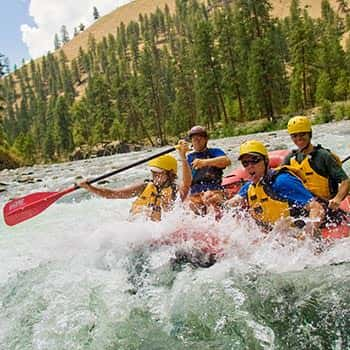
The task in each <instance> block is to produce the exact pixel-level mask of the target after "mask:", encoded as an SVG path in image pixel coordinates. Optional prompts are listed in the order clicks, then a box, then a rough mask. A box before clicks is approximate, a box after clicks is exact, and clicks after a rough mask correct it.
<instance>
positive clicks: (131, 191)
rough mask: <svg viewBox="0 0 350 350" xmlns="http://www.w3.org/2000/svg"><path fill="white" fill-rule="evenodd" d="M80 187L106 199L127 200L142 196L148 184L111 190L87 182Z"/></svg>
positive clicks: (80, 184)
mask: <svg viewBox="0 0 350 350" xmlns="http://www.w3.org/2000/svg"><path fill="white" fill-rule="evenodd" d="M78 186H79V187H81V188H84V189H86V190H87V191H89V192H91V193H94V194H97V195H98V196H101V197H104V198H109V199H126V198H131V197H135V196H137V195H138V194H140V193H141V192H142V191H143V190H144V188H145V187H146V184H145V183H144V182H142V183H139V184H134V185H130V186H127V187H123V188H120V189H115V190H114V189H109V188H102V187H96V186H92V185H89V184H88V183H87V182H86V181H83V182H81V183H79V184H78Z"/></svg>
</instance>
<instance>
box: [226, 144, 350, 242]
mask: <svg viewBox="0 0 350 350" xmlns="http://www.w3.org/2000/svg"><path fill="white" fill-rule="evenodd" d="M288 153H289V151H288V150H276V151H271V152H269V164H270V167H271V168H276V167H278V166H279V165H281V163H282V161H283V159H284V158H285V157H286V156H287V154H288ZM248 180H249V176H248V173H247V172H246V170H245V169H244V168H242V167H239V168H236V169H234V170H233V171H232V172H231V173H230V174H229V175H227V176H225V177H224V178H223V181H222V185H223V187H224V189H225V193H226V196H227V197H228V198H231V197H233V196H234V195H235V194H237V193H238V191H239V189H240V188H241V186H242V185H243V184H244V183H245V182H246V181H248ZM340 209H342V210H343V211H344V219H343V221H342V222H341V223H340V224H338V225H336V226H328V227H327V228H323V229H322V237H323V238H327V239H337V238H345V237H349V236H350V195H349V196H347V197H346V198H345V199H344V200H343V202H342V203H341V205H340Z"/></svg>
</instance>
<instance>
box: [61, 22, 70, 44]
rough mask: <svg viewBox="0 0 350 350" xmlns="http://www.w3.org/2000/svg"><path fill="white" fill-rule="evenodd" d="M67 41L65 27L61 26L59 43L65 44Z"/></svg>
mask: <svg viewBox="0 0 350 350" xmlns="http://www.w3.org/2000/svg"><path fill="white" fill-rule="evenodd" d="M68 41H69V34H68V30H67V27H66V26H65V25H62V27H61V42H62V44H63V45H64V44H66V43H68Z"/></svg>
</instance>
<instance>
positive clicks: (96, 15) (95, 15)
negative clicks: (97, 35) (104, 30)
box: [92, 6, 100, 21]
mask: <svg viewBox="0 0 350 350" xmlns="http://www.w3.org/2000/svg"><path fill="white" fill-rule="evenodd" d="M92 15H93V17H94V20H95V21H96V20H97V19H99V18H100V14H99V12H98V10H97V8H96V6H94V7H93V11H92Z"/></svg>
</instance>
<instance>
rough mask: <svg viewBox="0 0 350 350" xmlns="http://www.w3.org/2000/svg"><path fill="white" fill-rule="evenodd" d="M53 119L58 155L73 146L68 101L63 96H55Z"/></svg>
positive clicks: (65, 152) (68, 150)
mask: <svg viewBox="0 0 350 350" xmlns="http://www.w3.org/2000/svg"><path fill="white" fill-rule="evenodd" d="M54 121H55V124H54V125H55V126H54V127H55V129H54V130H55V139H56V145H57V148H56V149H57V151H58V154H59V155H64V154H67V152H70V151H71V150H72V148H73V139H72V134H71V125H70V124H71V123H70V114H69V109H68V103H67V100H66V98H65V97H64V96H59V97H58V98H57V101H56V104H55V108H54Z"/></svg>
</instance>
